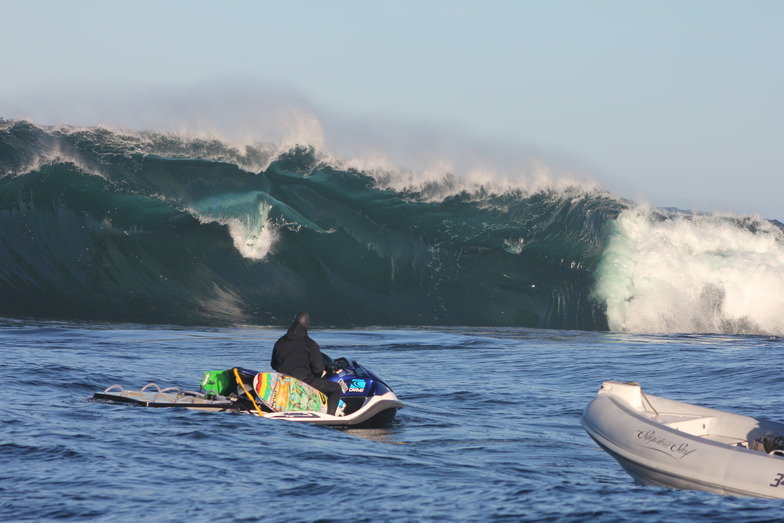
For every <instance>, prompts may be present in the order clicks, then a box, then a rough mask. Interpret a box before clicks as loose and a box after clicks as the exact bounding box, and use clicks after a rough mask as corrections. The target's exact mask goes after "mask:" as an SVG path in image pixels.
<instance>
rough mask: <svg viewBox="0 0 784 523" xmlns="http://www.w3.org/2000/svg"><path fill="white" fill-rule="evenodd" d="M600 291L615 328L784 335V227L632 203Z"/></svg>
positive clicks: (613, 238)
mask: <svg viewBox="0 0 784 523" xmlns="http://www.w3.org/2000/svg"><path fill="white" fill-rule="evenodd" d="M594 296H595V297H596V298H597V299H599V300H601V301H602V302H604V303H606V307H607V319H608V324H609V326H610V329H612V330H615V331H627V332H642V333H645V332H673V333H695V332H717V333H728V334H730V333H731V334H769V335H784V317H782V315H781V311H782V310H784V233H783V232H782V230H781V229H780V228H778V227H776V226H775V225H773V224H771V223H770V222H768V221H766V220H763V219H761V218H758V217H749V216H733V215H702V214H697V215H692V214H686V213H670V212H664V211H654V210H650V209H647V208H634V209H629V210H626V211H624V212H622V213H621V214H620V215H619V217H618V219H617V220H616V221H615V223H614V225H613V226H612V231H611V234H610V237H609V240H608V243H607V246H606V248H605V251H604V253H603V256H602V261H601V262H600V265H599V267H598V269H597V284H596V289H595V292H594Z"/></svg>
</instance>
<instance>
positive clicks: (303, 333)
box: [286, 322, 308, 340]
mask: <svg viewBox="0 0 784 523" xmlns="http://www.w3.org/2000/svg"><path fill="white" fill-rule="evenodd" d="M307 335H308V329H306V328H305V327H303V326H302V325H301V324H299V323H297V322H294V323H292V324H291V327H289V330H288V331H286V338H288V339H290V340H298V339H300V338H305V337H307Z"/></svg>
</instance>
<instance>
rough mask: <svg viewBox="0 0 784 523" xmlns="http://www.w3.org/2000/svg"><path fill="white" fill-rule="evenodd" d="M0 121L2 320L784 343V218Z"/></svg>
mask: <svg viewBox="0 0 784 523" xmlns="http://www.w3.org/2000/svg"><path fill="white" fill-rule="evenodd" d="M528 167H529V168H530V170H531V172H532V173H534V174H533V175H532V176H530V177H526V178H522V179H519V180H512V179H509V178H504V177H503V176H493V175H492V173H490V174H488V173H482V172H479V171H475V172H473V173H470V174H469V175H464V174H460V173H455V172H453V171H452V170H450V169H449V166H446V167H443V168H441V169H438V168H432V166H429V167H428V168H427V169H425V168H423V169H422V170H421V171H418V170H416V169H399V168H395V167H394V166H384V165H383V162H375V164H374V165H369V164H368V163H367V162H361V161H344V160H343V159H340V158H336V157H333V156H330V155H328V154H327V152H326V151H323V150H319V149H317V148H314V147H310V146H294V147H288V146H286V147H280V146H272V145H269V144H266V145H265V144H244V145H242V146H237V145H232V144H231V143H229V142H226V141H222V140H219V139H214V138H194V137H189V136H187V135H182V134H173V133H160V132H127V131H126V132H120V131H116V130H110V129H106V128H95V127H90V128H71V127H65V126H55V127H44V126H39V125H35V124H33V123H30V122H27V121H0V249H1V250H0V314H2V315H7V316H22V317H34V318H47V319H49V318H64V319H80V320H108V321H127V322H142V323H175V324H209V325H226V324H243V323H249V324H281V323H285V322H287V321H289V320H290V317H291V315H292V314H293V312H294V311H296V310H300V309H307V310H309V311H310V312H311V314H312V315H313V317H314V319H317V320H318V322H319V323H320V324H321V325H324V326H326V325H334V326H351V325H379V326H386V325H486V326H522V327H538V328H554V329H588V330H604V329H608V328H609V329H613V330H628V331H638V332H650V331H655V332H694V331H700V332H755V333H768V334H779V333H782V332H783V330H784V329H782V324H781V322H780V321H779V320H778V318H777V316H776V314H775V312H776V310H780V305H781V303H780V301H779V300H780V296H781V295H782V293H781V288H782V283H781V274H782V273H783V272H784V271H782V270H781V269H782V244H783V242H782V233H781V229H780V226H779V225H778V224H775V223H771V222H767V221H765V220H762V219H759V218H748V217H730V216H713V215H690V214H686V213H677V212H665V211H656V210H647V209H644V208H639V207H637V206H635V205H634V204H632V203H630V202H628V201H626V200H624V199H622V198H620V197H617V196H614V195H612V194H609V193H607V192H606V191H603V190H600V189H598V188H596V187H595V186H592V185H590V184H585V183H573V182H569V181H564V180H560V181H559V180H554V179H553V178H552V177H548V176H543V175H541V173H540V172H537V168H536V166H535V165H533V166H528Z"/></svg>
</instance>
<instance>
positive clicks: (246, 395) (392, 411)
mask: <svg viewBox="0 0 784 523" xmlns="http://www.w3.org/2000/svg"><path fill="white" fill-rule="evenodd" d="M324 360H325V366H326V368H327V371H328V372H329V374H328V375H327V376H326V377H327V379H330V380H332V381H335V382H337V383H338V384H339V385H340V387H341V390H342V393H341V399H340V403H339V405H338V410H337V412H336V413H335V415H330V414H327V413H326V412H325V411H326V407H324V406H323V405H322V406H321V408H318V406H317V407H315V408H314V407H313V406H312V405H311V406H309V407H308V408H307V409H304V408H297V409H296V410H294V409H290V410H276V409H275V408H274V406H273V407H270V406H268V405H267V404H265V402H264V401H263V399H262V397H260V396H259V394H258V390H257V386H258V383H259V377H260V376H262V375H263V374H264V373H260V372H257V371H254V370H248V369H244V368H241V367H234V368H232V369H228V370H225V371H209V372H205V379H204V380H202V385H201V386H200V389H199V391H194V390H180V389H178V388H175V387H168V388H161V387H160V386H159V385H158V384H156V383H148V384H147V385H145V386H144V387H142V388H141V389H140V390H125V389H124V388H123V387H122V386H120V385H112V386H111V387H108V388H107V389H105V390H104V391H103V392H96V393H95V394H93V399H95V400H100V401H105V402H110V403H130V404H134V405H140V406H144V407H158V408H176V407H180V408H187V409H194V410H205V411H214V412H236V413H241V414H251V415H255V416H261V417H264V418H269V419H276V420H287V421H297V422H303V423H312V424H316V425H329V426H337V427H383V426H385V425H388V424H389V423H391V422H392V420H394V419H395V416H396V414H397V411H398V409H401V408H403V403H402V402H401V401H400V400H398V398H397V396H396V395H395V393H394V392H393V391H392V388H391V387H390V386H389V385H387V384H386V383H385V382H384V381H383V380H382V379H381V378H379V377H378V376H377V375H376V374H374V373H373V372H371V371H370V370H369V369H368V368H367V367H365V366H363V365H361V364H360V363H359V362H357V361H349V360H347V359H346V358H338V359H336V360H332V359H331V358H329V357H328V356H326V355H324ZM287 378H288V379H290V380H293V381H296V382H298V383H299V384H300V385H304V386H305V387H308V388H310V387H309V386H307V385H305V384H303V383H302V382H299V380H296V379H295V378H292V377H287ZM324 403H326V402H325V401H324Z"/></svg>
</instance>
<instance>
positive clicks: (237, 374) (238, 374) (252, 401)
mask: <svg viewBox="0 0 784 523" xmlns="http://www.w3.org/2000/svg"><path fill="white" fill-rule="evenodd" d="M232 370H233V371H234V377H235V378H236V379H237V384H238V385H240V386H241V387H242V390H244V391H245V394H246V395H247V396H248V397H249V398H250V402H251V403H253V406H254V407H256V412H258V413H259V416H261V417H264V413H263V412H262V411H261V409H260V408H259V406H258V405H257V404H256V400H254V399H253V394H251V393H250V392H248V389H247V388H246V387H245V383H244V382H243V381H242V378H240V373H239V372H238V371H237V367H234V369H232Z"/></svg>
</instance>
